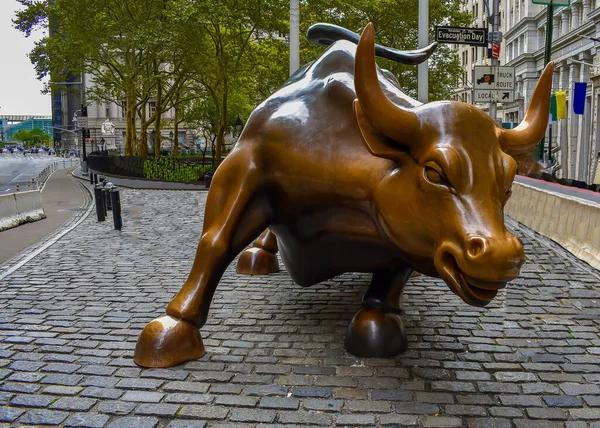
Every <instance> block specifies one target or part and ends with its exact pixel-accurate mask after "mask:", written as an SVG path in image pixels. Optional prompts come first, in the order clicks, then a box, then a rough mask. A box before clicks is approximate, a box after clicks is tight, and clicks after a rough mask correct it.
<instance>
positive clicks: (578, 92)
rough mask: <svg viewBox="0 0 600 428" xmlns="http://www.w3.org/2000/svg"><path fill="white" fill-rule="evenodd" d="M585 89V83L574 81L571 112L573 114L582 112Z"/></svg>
mask: <svg viewBox="0 0 600 428" xmlns="http://www.w3.org/2000/svg"><path fill="white" fill-rule="evenodd" d="M586 89H587V83H585V82H575V90H574V91H573V113H575V114H583V110H584V109H585V91H586Z"/></svg>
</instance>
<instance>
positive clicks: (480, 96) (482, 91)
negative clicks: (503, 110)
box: [473, 66, 515, 103]
mask: <svg viewBox="0 0 600 428" xmlns="http://www.w3.org/2000/svg"><path fill="white" fill-rule="evenodd" d="M514 99H515V68H514V67H489V66H475V69H474V70H473V102H475V103H489V102H492V101H499V102H502V103H510V102H512V101H514Z"/></svg>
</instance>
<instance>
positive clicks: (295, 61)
mask: <svg viewBox="0 0 600 428" xmlns="http://www.w3.org/2000/svg"><path fill="white" fill-rule="evenodd" d="M298 68H300V0H290V76H291V75H292V74H294V73H295V72H296V70H298Z"/></svg>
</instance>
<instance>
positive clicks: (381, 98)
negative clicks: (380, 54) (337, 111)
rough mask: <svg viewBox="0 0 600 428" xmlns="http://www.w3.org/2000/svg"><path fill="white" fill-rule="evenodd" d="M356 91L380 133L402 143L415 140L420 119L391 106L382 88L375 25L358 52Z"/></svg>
mask: <svg viewBox="0 0 600 428" xmlns="http://www.w3.org/2000/svg"><path fill="white" fill-rule="evenodd" d="M354 88H355V90H356V96H357V98H358V102H359V103H360V106H361V108H362V110H363V112H364V113H365V115H366V116H367V118H368V119H369V121H370V122H371V123H372V124H373V126H374V127H375V128H376V129H377V130H378V131H379V132H381V133H382V134H384V135H385V136H387V137H389V138H391V139H392V140H396V141H399V142H402V143H409V142H410V141H414V140H415V136H416V135H417V132H418V129H419V121H418V119H417V116H416V115H415V114H414V113H413V112H412V111H410V110H407V109H403V108H401V107H399V106H397V105H396V104H394V103H392V102H391V101H390V100H389V99H388V98H387V97H386V96H385V94H384V93H383V90H382V89H381V86H380V84H379V79H378V78H377V66H376V64H375V36H374V31H373V24H372V23H369V24H368V25H367V26H366V27H365V29H364V31H363V33H362V35H361V36H360V41H359V42H358V47H357V48H356V59H355V63H354Z"/></svg>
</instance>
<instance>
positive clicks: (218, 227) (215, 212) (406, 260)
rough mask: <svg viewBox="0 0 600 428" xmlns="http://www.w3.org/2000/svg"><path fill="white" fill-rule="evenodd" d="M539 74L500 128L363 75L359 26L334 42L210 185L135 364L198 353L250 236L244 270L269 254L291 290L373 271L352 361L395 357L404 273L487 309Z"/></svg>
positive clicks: (502, 264)
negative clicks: (520, 108)
mask: <svg viewBox="0 0 600 428" xmlns="http://www.w3.org/2000/svg"><path fill="white" fill-rule="evenodd" d="M553 68H554V65H553V64H552V63H550V64H549V65H548V66H547V67H546V68H545V70H544V72H543V74H542V76H541V77H540V80H539V82H538V84H537V87H536V89H535V92H534V94H533V98H532V99H531V102H530V104H529V108H528V110H527V113H526V115H525V118H524V119H523V122H522V123H521V124H520V125H519V126H518V127H517V128H515V129H512V130H505V129H502V128H501V127H499V126H498V125H497V124H496V123H495V122H494V121H493V120H492V119H491V118H490V117H489V116H488V115H487V114H485V113H484V112H483V111H481V110H479V109H477V108H476V107H474V106H472V105H470V104H464V103H460V102H449V101H443V102H432V103H428V104H420V103H419V102H417V101H415V100H413V99H411V98H410V97H408V96H406V95H405V94H403V93H402V92H401V91H400V90H399V89H398V87H397V86H396V85H395V84H394V83H393V82H392V81H391V80H390V78H389V77H388V76H387V75H386V74H385V73H384V72H382V71H381V70H379V69H378V68H377V66H376V64H375V45H374V32H373V27H372V25H371V24H369V25H368V26H367V27H366V28H365V30H364V32H363V34H362V36H361V37H360V42H359V43H358V46H356V44H355V43H351V42H348V41H338V42H336V43H334V44H333V45H332V46H331V47H330V48H329V49H328V50H327V51H326V52H325V53H324V54H323V55H322V56H321V57H320V58H319V59H318V60H316V61H315V62H314V63H313V64H311V65H309V66H308V67H306V68H305V69H303V70H302V71H301V72H300V73H298V74H297V75H296V76H294V78H292V79H291V80H290V81H289V82H288V83H287V84H286V85H285V86H284V87H283V88H281V89H280V90H279V91H277V92H276V93H275V94H274V95H272V96H271V97H270V98H269V99H267V100H266V101H265V102H263V103H262V104H261V105H260V106H259V107H257V109H256V110H255V111H254V112H253V113H252V115H251V117H250V118H249V120H248V123H247V126H246V128H245V130H244V132H243V134H242V135H241V137H240V140H239V142H238V144H237V145H236V147H235V149H234V150H233V151H232V153H231V154H230V155H229V156H228V157H227V158H226V159H225V160H224V162H223V163H222V165H221V166H220V167H219V168H218V170H217V172H216V174H215V176H214V178H213V181H212V185H211V188H210V191H209V193H208V199H207V203H206V213H205V217H204V227H203V230H202V237H201V238H200V243H199V244H198V249H197V252H196V258H195V261H194V264H193V267H192V270H191V272H190V274H189V277H188V279H187V280H186V282H185V284H184V285H183V287H182V288H181V290H180V291H179V293H178V294H177V295H176V296H175V298H174V299H173V300H172V301H171V303H169V305H168V306H167V308H166V315H164V316H161V317H159V318H157V319H155V320H153V321H151V322H150V323H149V324H148V325H147V326H146V327H145V328H144V330H143V331H142V333H141V335H140V337H139V339H138V342H137V346H136V349H135V355H134V359H135V362H136V363H137V364H139V365H141V366H146V367H169V366H173V365H176V364H179V363H182V362H184V361H189V360H194V359H197V358H200V357H202V356H203V355H204V354H205V350H204V346H203V344H202V339H201V337H200V333H199V328H200V327H202V326H203V325H204V324H205V322H206V319H207V316H208V311H209V308H210V303H211V300H212V298H213V294H214V292H215V289H216V287H217V284H218V283H219V280H220V278H221V276H222V274H223V272H224V271H225V269H226V268H227V266H228V265H229V264H230V263H231V262H232V261H233V260H234V258H235V257H236V256H237V255H238V254H239V253H240V252H241V251H243V250H244V249H245V248H246V247H247V246H248V245H249V244H251V243H252V242H253V241H254V243H253V244H252V246H251V247H250V248H249V249H248V250H246V251H245V252H244V253H243V254H242V256H241V258H240V270H241V271H242V272H246V273H268V272H270V271H274V270H276V269H277V261H276V258H275V257H276V256H275V252H276V251H277V249H279V251H280V252H281V258H282V260H283V261H284V263H285V266H286V268H287V270H288V272H289V274H290V275H291V277H292V278H293V280H294V281H295V282H297V283H298V284H300V285H301V286H304V287H307V286H310V285H313V284H316V283H318V282H320V281H324V280H327V279H329V278H332V277H333V276H335V275H338V274H341V273H344V272H370V273H373V277H372V280H371V283H370V285H369V287H368V290H367V291H366V293H365V295H364V299H363V303H362V309H361V310H360V311H359V312H358V313H357V314H356V315H355V316H354V318H353V319H352V321H351V322H350V324H349V326H348V330H347V334H346V340H345V347H346V350H348V351H349V352H350V353H352V354H355V355H358V356H369V357H371V356H376V357H384V356H392V355H397V354H399V353H401V352H403V351H404V350H405V349H406V347H407V339H406V334H405V333H404V329H403V324H402V320H401V317H400V313H401V311H400V308H399V305H400V299H401V295H402V291H403V288H404V286H405V284H406V282H407V280H408V278H409V277H410V275H411V273H412V272H413V271H414V270H417V271H419V272H422V273H424V274H427V275H430V276H435V277H440V278H442V279H443V280H444V281H445V282H446V284H447V285H448V286H449V287H450V289H451V290H452V291H453V292H454V293H456V294H457V295H458V296H460V298H462V299H463V300H464V301H465V302H466V303H468V304H470V305H474V306H485V305H486V304H488V303H489V302H490V301H491V300H492V299H493V298H494V297H495V296H496V293H497V292H498V290H499V289H501V288H503V287H504V286H505V285H506V283H507V282H508V281H510V280H512V279H514V278H515V277H517V275H518V274H519V271H520V268H521V266H522V265H523V263H524V261H525V256H524V253H523V247H522V245H521V242H520V241H519V239H517V238H516V237H515V236H513V235H512V234H510V233H509V232H508V231H507V229H506V227H505V225H504V214H503V207H504V204H505V203H506V201H507V199H508V198H509V196H510V191H511V190H510V189H511V184H512V182H513V178H514V175H515V171H516V162H515V160H514V159H513V157H512V156H519V155H522V154H524V153H528V152H530V151H531V150H532V148H533V147H534V146H535V145H536V144H537V143H538V142H539V141H540V139H541V138H542V137H543V135H544V133H545V129H546V125H547V120H548V114H549V106H550V90H551V80H552V79H551V78H552V72H553ZM257 238H258V239H257Z"/></svg>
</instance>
